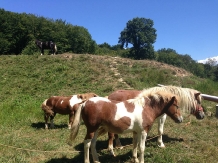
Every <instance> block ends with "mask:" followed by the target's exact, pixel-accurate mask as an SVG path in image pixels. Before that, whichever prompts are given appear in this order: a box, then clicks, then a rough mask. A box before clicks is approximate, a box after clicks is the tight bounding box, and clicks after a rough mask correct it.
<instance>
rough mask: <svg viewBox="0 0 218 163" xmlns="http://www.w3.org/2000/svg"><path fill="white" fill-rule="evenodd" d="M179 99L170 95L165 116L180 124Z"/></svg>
mask: <svg viewBox="0 0 218 163" xmlns="http://www.w3.org/2000/svg"><path fill="white" fill-rule="evenodd" d="M178 99H179V98H178V97H176V96H175V95H171V96H170V98H169V102H168V104H167V105H166V114H167V115H168V116H169V117H171V118H172V119H173V120H174V121H175V122H176V123H181V122H182V121H183V117H182V114H181V111H180V108H179V100H178Z"/></svg>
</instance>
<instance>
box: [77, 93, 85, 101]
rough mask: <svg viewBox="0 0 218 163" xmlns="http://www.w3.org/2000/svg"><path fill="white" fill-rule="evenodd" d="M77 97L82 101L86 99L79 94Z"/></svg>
mask: <svg viewBox="0 0 218 163" xmlns="http://www.w3.org/2000/svg"><path fill="white" fill-rule="evenodd" d="M77 97H78V98H81V99H82V100H83V99H85V97H84V95H83V94H78V95H77Z"/></svg>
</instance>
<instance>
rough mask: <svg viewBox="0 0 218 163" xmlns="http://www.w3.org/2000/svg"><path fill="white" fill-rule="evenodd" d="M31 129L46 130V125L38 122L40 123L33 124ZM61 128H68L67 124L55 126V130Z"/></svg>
mask: <svg viewBox="0 0 218 163" xmlns="http://www.w3.org/2000/svg"><path fill="white" fill-rule="evenodd" d="M48 126H50V124H48ZM31 127H33V128H35V129H44V128H45V123H44V122H38V123H32V124H31ZM61 128H68V125H67V124H60V125H58V124H55V127H54V129H61Z"/></svg>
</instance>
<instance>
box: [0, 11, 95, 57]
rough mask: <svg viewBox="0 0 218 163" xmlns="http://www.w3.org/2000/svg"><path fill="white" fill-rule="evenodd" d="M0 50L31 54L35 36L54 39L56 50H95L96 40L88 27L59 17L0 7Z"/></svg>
mask: <svg viewBox="0 0 218 163" xmlns="http://www.w3.org/2000/svg"><path fill="white" fill-rule="evenodd" d="M0 22H1V23H0V29H1V30H0V42H1V44H0V54H21V53H25V54H28V55H31V54H33V51H36V50H38V49H37V48H36V46H35V45H34V40H35V39H39V40H41V41H53V42H55V43H56V44H57V47H58V53H63V52H74V53H79V54H83V53H95V50H96V49H95V48H96V47H97V44H96V42H95V41H94V40H92V37H91V35H90V33H89V32H88V30H87V29H86V28H84V27H80V26H74V25H71V24H68V23H66V22H65V21H63V20H61V19H57V20H53V19H47V18H44V17H38V16H35V15H32V14H26V13H22V14H18V13H13V12H9V11H5V10H4V9H0Z"/></svg>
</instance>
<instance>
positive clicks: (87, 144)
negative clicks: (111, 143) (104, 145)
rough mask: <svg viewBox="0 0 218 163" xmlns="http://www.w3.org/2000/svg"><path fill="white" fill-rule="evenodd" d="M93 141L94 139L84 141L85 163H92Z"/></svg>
mask: <svg viewBox="0 0 218 163" xmlns="http://www.w3.org/2000/svg"><path fill="white" fill-rule="evenodd" d="M91 140H92V139H86V140H84V162H85V163H90V161H89V148H90V146H91Z"/></svg>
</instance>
